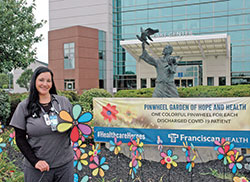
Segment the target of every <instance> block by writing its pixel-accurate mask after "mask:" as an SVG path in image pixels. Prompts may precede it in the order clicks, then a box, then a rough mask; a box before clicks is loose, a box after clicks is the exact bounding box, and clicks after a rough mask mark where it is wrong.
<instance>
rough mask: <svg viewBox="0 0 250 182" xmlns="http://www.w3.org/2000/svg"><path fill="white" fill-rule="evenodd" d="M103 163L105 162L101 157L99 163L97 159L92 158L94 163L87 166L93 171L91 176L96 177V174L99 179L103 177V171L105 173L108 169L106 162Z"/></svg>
mask: <svg viewBox="0 0 250 182" xmlns="http://www.w3.org/2000/svg"><path fill="white" fill-rule="evenodd" d="M105 161H106V158H105V157H102V158H101V160H100V163H99V158H98V157H96V158H94V162H95V163H91V164H89V168H90V169H94V170H93V171H92V175H93V176H96V175H97V174H98V173H99V175H100V176H101V177H103V176H104V170H105V171H107V170H108V169H109V166H108V164H107V162H105Z"/></svg>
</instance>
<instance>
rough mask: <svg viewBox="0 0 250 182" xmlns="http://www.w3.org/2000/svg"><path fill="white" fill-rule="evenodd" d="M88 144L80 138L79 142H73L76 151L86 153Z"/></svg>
mask: <svg viewBox="0 0 250 182" xmlns="http://www.w3.org/2000/svg"><path fill="white" fill-rule="evenodd" d="M86 147H87V145H86V144H85V143H83V142H82V140H78V141H77V142H75V143H73V149H74V151H80V153H85V150H84V148H86Z"/></svg>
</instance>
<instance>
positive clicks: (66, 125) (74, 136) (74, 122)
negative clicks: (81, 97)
mask: <svg viewBox="0 0 250 182" xmlns="http://www.w3.org/2000/svg"><path fill="white" fill-rule="evenodd" d="M72 113H73V118H72V117H71V116H70V114H69V113H68V112H67V111H65V110H62V111H60V113H59V117H60V118H61V119H62V120H64V121H65V122H62V123H59V124H58V125H57V130H58V131H59V132H65V131H67V130H68V129H70V128H72V127H73V129H72V131H71V134H70V138H71V140H72V141H73V142H76V141H77V140H78V139H79V137H80V133H79V130H80V131H81V132H82V134H83V135H90V134H91V132H92V129H91V127H90V126H88V125H87V124H83V123H87V122H89V121H91V120H92V118H93V115H92V114H91V113H90V112H85V113H83V114H81V113H82V107H81V106H80V105H79V104H76V105H74V106H73V108H72Z"/></svg>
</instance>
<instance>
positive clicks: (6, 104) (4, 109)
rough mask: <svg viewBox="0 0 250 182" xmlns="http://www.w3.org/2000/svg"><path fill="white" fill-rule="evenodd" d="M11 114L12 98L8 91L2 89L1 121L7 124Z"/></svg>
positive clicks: (0, 99) (0, 100) (0, 93)
mask: <svg viewBox="0 0 250 182" xmlns="http://www.w3.org/2000/svg"><path fill="white" fill-rule="evenodd" d="M9 116H10V98H9V95H8V93H7V92H5V91H4V90H0V121H1V122H2V124H4V125H6V123H7V119H8V118H9Z"/></svg>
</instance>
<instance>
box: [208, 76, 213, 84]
mask: <svg viewBox="0 0 250 182" xmlns="http://www.w3.org/2000/svg"><path fill="white" fill-rule="evenodd" d="M207 85H208V86H214V77H207Z"/></svg>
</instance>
